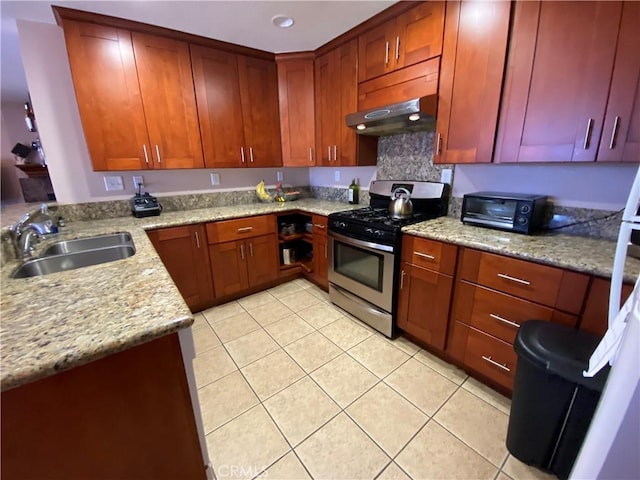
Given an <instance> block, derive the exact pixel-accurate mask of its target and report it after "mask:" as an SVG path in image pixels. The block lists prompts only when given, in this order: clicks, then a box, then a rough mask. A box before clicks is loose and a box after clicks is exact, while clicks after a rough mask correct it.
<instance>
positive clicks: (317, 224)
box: [313, 223, 327, 230]
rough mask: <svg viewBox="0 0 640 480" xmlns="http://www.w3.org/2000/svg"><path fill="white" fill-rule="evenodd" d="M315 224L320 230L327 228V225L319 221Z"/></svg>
mask: <svg viewBox="0 0 640 480" xmlns="http://www.w3.org/2000/svg"><path fill="white" fill-rule="evenodd" d="M313 226H314V227H316V228H319V229H320V230H324V229H325V228H327V227H326V226H324V225H321V224H319V223H314V224H313Z"/></svg>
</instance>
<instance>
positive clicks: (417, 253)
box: [413, 252, 436, 260]
mask: <svg viewBox="0 0 640 480" xmlns="http://www.w3.org/2000/svg"><path fill="white" fill-rule="evenodd" d="M413 254H414V255H417V256H418V257H423V258H428V259H429V260H435V259H436V257H434V256H433V255H429V254H428V253H422V252H413Z"/></svg>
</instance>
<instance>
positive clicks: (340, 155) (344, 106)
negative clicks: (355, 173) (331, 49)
mask: <svg viewBox="0 0 640 480" xmlns="http://www.w3.org/2000/svg"><path fill="white" fill-rule="evenodd" d="M337 52H338V58H337V62H338V68H339V72H340V73H339V75H338V76H336V77H335V79H334V81H335V84H334V86H333V88H334V89H335V90H336V91H337V92H339V95H340V97H339V98H340V103H339V105H340V108H339V109H336V108H335V105H334V109H335V110H337V113H338V118H337V119H336V122H337V129H338V131H337V142H338V143H337V148H336V149H335V150H334V158H333V159H334V161H335V164H337V165H341V166H345V165H356V135H357V134H356V132H355V131H354V130H353V129H351V128H349V127H347V124H346V122H345V119H344V117H345V116H346V115H347V114H349V113H353V112H355V111H357V110H358V81H357V78H358V44H357V42H356V40H352V41H351V42H349V43H345V44H344V45H342V46H341V47H339V48H338V50H337Z"/></svg>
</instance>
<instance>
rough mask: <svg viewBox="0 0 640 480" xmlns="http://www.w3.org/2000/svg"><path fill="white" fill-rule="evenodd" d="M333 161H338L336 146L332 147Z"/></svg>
mask: <svg viewBox="0 0 640 480" xmlns="http://www.w3.org/2000/svg"><path fill="white" fill-rule="evenodd" d="M333 161H334V162H337V161H338V146H337V145H334V146H333Z"/></svg>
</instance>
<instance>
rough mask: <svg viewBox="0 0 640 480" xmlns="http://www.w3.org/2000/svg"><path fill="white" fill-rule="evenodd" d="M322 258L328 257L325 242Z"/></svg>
mask: <svg viewBox="0 0 640 480" xmlns="http://www.w3.org/2000/svg"><path fill="white" fill-rule="evenodd" d="M324 258H329V255H328V253H327V244H326V243H325V244H324Z"/></svg>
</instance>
